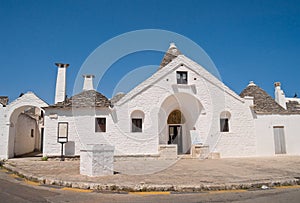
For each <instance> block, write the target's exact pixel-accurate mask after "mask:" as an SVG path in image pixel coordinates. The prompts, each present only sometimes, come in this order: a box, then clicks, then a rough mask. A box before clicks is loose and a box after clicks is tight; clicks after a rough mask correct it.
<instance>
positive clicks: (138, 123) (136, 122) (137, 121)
mask: <svg viewBox="0 0 300 203" xmlns="http://www.w3.org/2000/svg"><path fill="white" fill-rule="evenodd" d="M142 129H143V121H142V119H141V118H133V119H132V124H131V131H132V132H142Z"/></svg>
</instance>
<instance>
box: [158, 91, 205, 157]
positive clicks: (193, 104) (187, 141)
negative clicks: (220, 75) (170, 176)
mask: <svg viewBox="0 0 300 203" xmlns="http://www.w3.org/2000/svg"><path fill="white" fill-rule="evenodd" d="M203 110H204V109H203V106H202V104H201V103H200V102H199V100H198V99H197V98H196V97H194V96H193V95H191V94H188V93H176V94H173V95H170V96H168V97H167V98H166V99H165V100H164V102H163V103H162V105H161V108H160V112H159V116H158V117H159V119H158V120H159V121H158V122H159V123H158V126H159V143H160V144H177V149H178V153H179V154H185V153H189V152H190V148H191V134H190V131H191V130H194V129H195V126H196V124H197V123H199V116H200V114H201V112H202V111H203Z"/></svg>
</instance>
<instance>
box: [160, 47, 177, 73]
mask: <svg viewBox="0 0 300 203" xmlns="http://www.w3.org/2000/svg"><path fill="white" fill-rule="evenodd" d="M179 55H182V53H181V52H180V51H179V49H177V47H176V46H175V44H174V43H171V44H170V47H169V49H168V51H167V52H166V53H165V55H164V58H163V59H162V61H161V63H160V66H159V69H161V68H163V67H165V66H166V65H168V64H169V63H170V62H171V61H172V60H173V59H174V58H176V57H177V56H179Z"/></svg>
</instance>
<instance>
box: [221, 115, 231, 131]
mask: <svg viewBox="0 0 300 203" xmlns="http://www.w3.org/2000/svg"><path fill="white" fill-rule="evenodd" d="M220 127H221V132H229V119H228V118H221V119H220Z"/></svg>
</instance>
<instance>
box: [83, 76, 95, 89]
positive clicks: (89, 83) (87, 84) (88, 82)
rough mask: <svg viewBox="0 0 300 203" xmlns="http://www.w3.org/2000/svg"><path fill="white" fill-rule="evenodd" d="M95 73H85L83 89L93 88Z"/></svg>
mask: <svg viewBox="0 0 300 203" xmlns="http://www.w3.org/2000/svg"><path fill="white" fill-rule="evenodd" d="M94 77H95V76H94V75H83V78H84V81H83V91H85V90H93V89H94V85H93V78H94Z"/></svg>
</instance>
